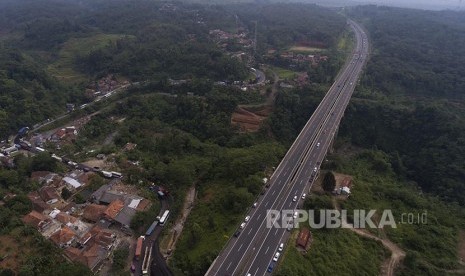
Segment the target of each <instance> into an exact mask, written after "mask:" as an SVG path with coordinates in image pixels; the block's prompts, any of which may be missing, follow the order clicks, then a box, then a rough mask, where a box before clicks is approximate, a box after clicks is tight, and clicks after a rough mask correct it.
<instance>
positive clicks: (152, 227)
mask: <svg viewBox="0 0 465 276" xmlns="http://www.w3.org/2000/svg"><path fill="white" fill-rule="evenodd" d="M157 225H158V220H155V221H154V222H153V223H152V225H150V227H149V229H147V232H145V236H150V235H152V233H153V230H155V227H157Z"/></svg>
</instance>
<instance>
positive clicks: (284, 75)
mask: <svg viewBox="0 0 465 276" xmlns="http://www.w3.org/2000/svg"><path fill="white" fill-rule="evenodd" d="M272 69H273V71H274V72H275V73H276V74H278V77H279V78H280V79H293V78H295V76H296V72H294V71H291V70H288V69H284V68H281V67H273V68H272Z"/></svg>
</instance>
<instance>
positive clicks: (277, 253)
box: [273, 252, 281, 262]
mask: <svg viewBox="0 0 465 276" xmlns="http://www.w3.org/2000/svg"><path fill="white" fill-rule="evenodd" d="M279 255H281V253H279V252H276V254H275V255H274V257H273V262H277V261H278V259H279Z"/></svg>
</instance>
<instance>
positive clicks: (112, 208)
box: [103, 199, 124, 221]
mask: <svg viewBox="0 0 465 276" xmlns="http://www.w3.org/2000/svg"><path fill="white" fill-rule="evenodd" d="M123 208H124V202H123V201H122V200H120V199H117V200H115V201H113V202H111V203H110V205H108V207H107V209H106V210H105V212H104V213H103V216H104V217H105V218H106V219H107V220H110V221H114V220H115V218H116V216H117V215H118V214H119V212H121V210H122V209H123Z"/></svg>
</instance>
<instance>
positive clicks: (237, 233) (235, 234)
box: [234, 230, 241, 238]
mask: <svg viewBox="0 0 465 276" xmlns="http://www.w3.org/2000/svg"><path fill="white" fill-rule="evenodd" d="M240 234H241V231H239V230H237V231H236V233H234V237H236V238H237V237H239V235H240Z"/></svg>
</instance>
